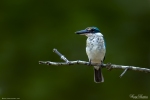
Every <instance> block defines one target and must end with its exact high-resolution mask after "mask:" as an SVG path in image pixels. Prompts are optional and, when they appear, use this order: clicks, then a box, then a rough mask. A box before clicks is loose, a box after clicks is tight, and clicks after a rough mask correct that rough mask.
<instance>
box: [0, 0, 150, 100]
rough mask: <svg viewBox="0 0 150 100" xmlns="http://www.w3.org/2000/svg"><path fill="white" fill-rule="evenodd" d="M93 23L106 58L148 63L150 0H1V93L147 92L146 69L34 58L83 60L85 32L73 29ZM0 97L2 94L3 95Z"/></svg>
mask: <svg viewBox="0 0 150 100" xmlns="http://www.w3.org/2000/svg"><path fill="white" fill-rule="evenodd" d="M88 26H96V27H98V28H99V29H100V31H101V32H102V33H103V35H104V38H105V41H106V46H107V47H106V49H107V53H106V60H105V63H108V62H111V63H114V64H118V65H130V66H131V65H132V66H138V67H145V68H148V67H150V0H109V1H106V0H105V1H104V0H103V1H102V0H90V1H89V0H82V1H81V0H74V1H69V0H41V1H37V0H1V1H0V97H1V98H20V99H21V100H120V99H121V100H132V98H130V97H129V95H130V94H135V95H138V94H143V95H146V96H149V98H150V74H146V73H142V72H135V71H128V72H127V73H126V74H125V75H124V76H123V77H122V78H121V79H120V78H119V75H120V74H121V73H122V72H123V70H112V71H107V70H106V69H103V75H104V78H105V82H104V83H101V84H96V83H94V79H93V77H94V76H93V68H92V67H87V66H84V65H76V66H47V65H39V64H38V61H40V60H42V61H58V62H60V61H62V60H60V57H59V56H57V55H56V54H55V53H53V52H52V49H53V48H57V49H58V51H60V52H61V53H62V54H63V55H65V56H66V57H67V58H68V59H69V60H86V61H88V58H87V55H86V53H85V45H86V44H85V41H86V37H85V36H79V35H76V34H75V33H74V32H75V31H78V30H80V29H84V28H86V27H88ZM1 98H0V99H1Z"/></svg>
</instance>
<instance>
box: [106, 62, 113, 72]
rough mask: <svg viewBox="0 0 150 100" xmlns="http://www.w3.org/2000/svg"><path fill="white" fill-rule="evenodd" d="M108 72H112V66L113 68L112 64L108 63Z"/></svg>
mask: <svg viewBox="0 0 150 100" xmlns="http://www.w3.org/2000/svg"><path fill="white" fill-rule="evenodd" d="M106 68H107V70H110V71H111V70H112V66H111V63H107V66H106Z"/></svg>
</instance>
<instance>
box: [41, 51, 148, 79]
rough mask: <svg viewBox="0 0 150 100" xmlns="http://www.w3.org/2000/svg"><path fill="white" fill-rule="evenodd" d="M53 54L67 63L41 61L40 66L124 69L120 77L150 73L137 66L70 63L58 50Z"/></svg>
mask: <svg viewBox="0 0 150 100" xmlns="http://www.w3.org/2000/svg"><path fill="white" fill-rule="evenodd" d="M53 52H55V53H56V54H57V55H59V56H60V58H61V59H62V60H64V61H65V62H51V61H39V64H46V65H55V66H58V65H76V64H81V65H87V66H101V67H102V68H107V69H108V70H111V69H124V71H123V73H122V74H121V75H120V77H122V76H123V75H124V74H125V73H126V71H127V70H133V71H140V72H146V73H150V69H148V68H141V67H135V66H123V65H115V64H111V63H108V64H102V65H99V64H94V63H92V64H90V65H89V62H86V61H81V60H77V61H69V60H68V59H67V58H66V57H65V56H64V55H62V54H61V53H60V52H58V51H57V49H53Z"/></svg>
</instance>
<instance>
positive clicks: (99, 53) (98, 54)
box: [75, 27, 106, 83]
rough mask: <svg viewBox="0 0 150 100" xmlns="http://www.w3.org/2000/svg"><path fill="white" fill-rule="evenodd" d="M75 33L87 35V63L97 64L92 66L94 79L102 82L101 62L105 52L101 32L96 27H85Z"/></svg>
mask: <svg viewBox="0 0 150 100" xmlns="http://www.w3.org/2000/svg"><path fill="white" fill-rule="evenodd" d="M75 33H76V34H79V35H85V36H87V40H86V54H87V56H88V59H89V65H90V64H92V63H94V64H99V66H94V81H95V82H96V83H101V82H104V77H103V74H102V72H101V65H102V64H103V61H104V59H105V53H106V47H105V41H104V38H103V34H102V33H101V32H100V30H99V29H98V28H97V27H87V28H86V29H84V30H80V31H77V32H75Z"/></svg>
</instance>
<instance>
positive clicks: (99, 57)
mask: <svg viewBox="0 0 150 100" xmlns="http://www.w3.org/2000/svg"><path fill="white" fill-rule="evenodd" d="M105 52H106V50H105V48H98V47H97V46H93V48H92V49H91V48H90V47H86V53H87V55H88V58H89V60H91V62H92V63H101V61H103V59H104V56H105Z"/></svg>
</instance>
